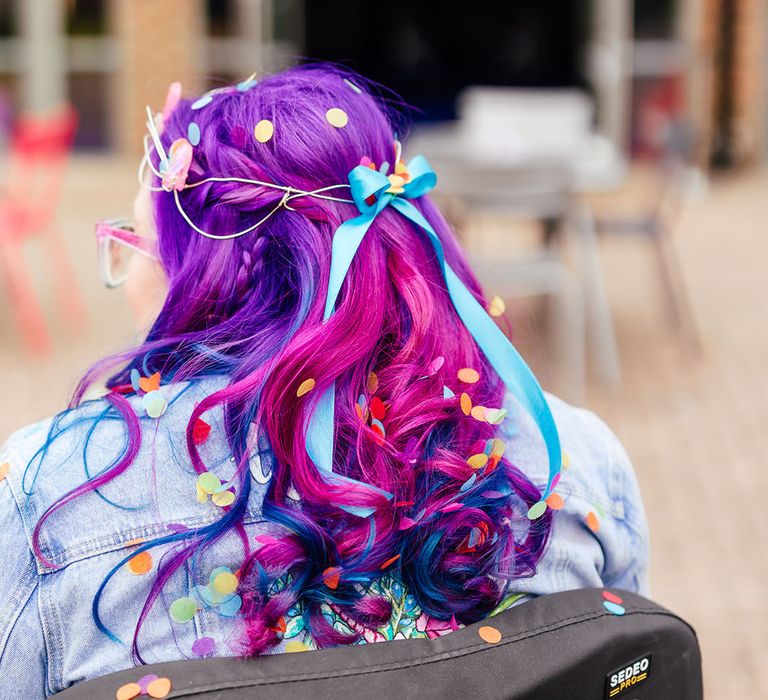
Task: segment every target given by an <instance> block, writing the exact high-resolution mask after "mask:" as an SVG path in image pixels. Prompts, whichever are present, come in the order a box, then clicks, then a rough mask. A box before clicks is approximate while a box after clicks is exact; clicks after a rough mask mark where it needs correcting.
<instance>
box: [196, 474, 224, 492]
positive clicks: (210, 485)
mask: <svg viewBox="0 0 768 700" xmlns="http://www.w3.org/2000/svg"><path fill="white" fill-rule="evenodd" d="M196 483H197V485H198V486H199V487H200V488H201V489H202V490H203V491H204V492H205V493H216V490H217V489H219V488H220V487H221V479H219V477H218V476H216V475H215V474H213V473H212V472H203V473H202V474H200V475H198V477H197V482H196Z"/></svg>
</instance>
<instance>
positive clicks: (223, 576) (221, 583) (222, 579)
mask: <svg viewBox="0 0 768 700" xmlns="http://www.w3.org/2000/svg"><path fill="white" fill-rule="evenodd" d="M237 584H238V580H237V576H235V575H234V574H232V573H230V572H229V571H222V572H221V573H220V574H217V575H216V578H214V579H213V587H214V588H215V589H216V590H217V591H218V592H219V593H222V594H223V595H229V594H230V593H234V592H235V591H236V590H237Z"/></svg>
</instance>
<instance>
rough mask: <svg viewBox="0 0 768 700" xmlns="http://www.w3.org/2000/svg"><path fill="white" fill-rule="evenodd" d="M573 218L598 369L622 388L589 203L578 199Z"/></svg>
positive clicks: (606, 381)
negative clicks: (579, 201) (583, 202)
mask: <svg viewBox="0 0 768 700" xmlns="http://www.w3.org/2000/svg"><path fill="white" fill-rule="evenodd" d="M569 218H570V222H571V224H572V227H573V229H574V230H575V233H576V235H577V238H578V244H579V248H580V253H581V264H582V268H583V271H582V275H583V284H584V296H585V302H586V310H587V321H588V326H589V331H590V335H591V340H592V341H593V345H594V349H595V352H596V354H597V367H596V369H597V372H598V375H599V377H600V379H601V381H602V382H603V384H605V385H606V386H607V387H608V388H610V389H618V387H619V385H620V384H621V368H620V365H619V351H618V347H617V344H616V335H615V333H614V329H613V319H612V318H611V309H610V305H609V304H608V297H607V295H606V292H605V286H604V284H603V271H602V268H601V265H600V251H599V249H598V245H597V232H596V230H595V224H594V220H593V218H592V212H591V211H590V210H589V208H588V206H587V205H586V204H582V203H578V202H576V203H574V206H573V208H572V211H571V213H570V217H569Z"/></svg>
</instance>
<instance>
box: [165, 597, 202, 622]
mask: <svg viewBox="0 0 768 700" xmlns="http://www.w3.org/2000/svg"><path fill="white" fill-rule="evenodd" d="M168 612H169V613H170V615H171V619H172V620H173V621H174V622H178V623H185V622H189V621H190V620H191V619H192V618H193V617H194V616H195V614H196V613H197V603H195V601H194V600H193V599H192V598H189V597H184V598H177V599H176V600H174V601H173V603H171V607H170V609H169V611H168Z"/></svg>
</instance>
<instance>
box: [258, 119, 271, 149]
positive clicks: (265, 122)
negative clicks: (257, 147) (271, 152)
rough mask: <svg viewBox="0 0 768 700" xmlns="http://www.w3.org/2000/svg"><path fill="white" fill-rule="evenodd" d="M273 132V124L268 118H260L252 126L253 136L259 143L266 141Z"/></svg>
mask: <svg viewBox="0 0 768 700" xmlns="http://www.w3.org/2000/svg"><path fill="white" fill-rule="evenodd" d="M274 133H275V126H274V124H272V122H271V121H269V119H262V120H261V121H260V122H259V123H258V124H256V126H255V127H254V128H253V136H254V138H255V139H256V140H257V141H258V142H259V143H266V142H267V141H269V140H270V139H271V138H272V135H273V134H274Z"/></svg>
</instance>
